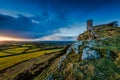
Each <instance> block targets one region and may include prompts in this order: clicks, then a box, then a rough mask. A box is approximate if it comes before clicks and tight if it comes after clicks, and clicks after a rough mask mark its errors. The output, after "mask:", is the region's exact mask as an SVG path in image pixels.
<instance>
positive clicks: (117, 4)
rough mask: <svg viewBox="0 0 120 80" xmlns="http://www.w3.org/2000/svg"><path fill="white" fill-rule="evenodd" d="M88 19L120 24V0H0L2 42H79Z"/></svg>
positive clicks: (0, 38)
mask: <svg viewBox="0 0 120 80" xmlns="http://www.w3.org/2000/svg"><path fill="white" fill-rule="evenodd" d="M87 19H93V21H94V25H97V24H101V23H102V24H103V23H108V22H111V21H118V22H120V0H0V41H2V40H9V39H11V38H12V39H11V40H15V39H16V40H75V39H76V37H77V36H78V35H79V34H80V33H82V32H83V31H85V30H86V20H87Z"/></svg>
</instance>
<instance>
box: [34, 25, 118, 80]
mask: <svg viewBox="0 0 120 80" xmlns="http://www.w3.org/2000/svg"><path fill="white" fill-rule="evenodd" d="M93 29H94V31H95V33H96V34H97V35H99V37H98V38H96V39H89V37H88V32H87V31H85V32H84V33H82V34H80V35H79V36H78V41H76V42H74V43H73V44H71V45H68V46H67V47H66V48H65V49H64V50H63V52H62V54H63V55H62V56H61V57H60V58H59V59H56V61H55V62H54V64H53V65H52V66H49V68H48V69H46V70H45V71H44V72H43V73H42V74H40V75H39V76H38V77H37V78H35V80H43V79H44V80H119V79H120V45H119V44H120V27H115V26H108V25H107V26H106V25H103V26H102V25H101V26H94V27H93Z"/></svg>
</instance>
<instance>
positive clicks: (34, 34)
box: [0, 14, 67, 38]
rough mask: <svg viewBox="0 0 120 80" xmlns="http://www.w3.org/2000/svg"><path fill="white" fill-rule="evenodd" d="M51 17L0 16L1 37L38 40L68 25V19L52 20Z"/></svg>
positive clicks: (62, 17)
mask: <svg viewBox="0 0 120 80" xmlns="http://www.w3.org/2000/svg"><path fill="white" fill-rule="evenodd" d="M49 17H50V16H48V14H47V15H43V16H34V17H26V16H23V15H20V14H19V15H18V17H17V18H15V17H12V16H9V15H2V14H0V35H4V36H6V35H8V36H15V37H22V38H38V37H42V36H46V35H50V34H52V33H54V30H56V29H58V28H60V27H64V26H65V25H67V22H66V21H67V19H66V18H65V17H64V16H61V15H58V16H56V17H54V18H52V19H49Z"/></svg>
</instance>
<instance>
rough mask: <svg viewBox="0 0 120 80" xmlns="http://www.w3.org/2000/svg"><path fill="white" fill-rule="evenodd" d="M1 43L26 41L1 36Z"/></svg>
mask: <svg viewBox="0 0 120 80" xmlns="http://www.w3.org/2000/svg"><path fill="white" fill-rule="evenodd" d="M0 41H26V39H20V38H12V37H4V36H0Z"/></svg>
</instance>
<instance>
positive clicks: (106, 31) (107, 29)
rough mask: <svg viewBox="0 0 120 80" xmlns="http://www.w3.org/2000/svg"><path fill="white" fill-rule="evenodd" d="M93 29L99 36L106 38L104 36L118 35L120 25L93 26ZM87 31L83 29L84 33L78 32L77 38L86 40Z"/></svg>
mask: <svg viewBox="0 0 120 80" xmlns="http://www.w3.org/2000/svg"><path fill="white" fill-rule="evenodd" d="M93 30H94V31H95V33H96V34H97V35H98V36H99V38H104V37H105V38H106V37H113V36H120V34H119V33H120V27H113V26H99V27H98V26H94V27H93ZM87 39H88V33H87V31H85V32H84V33H82V34H80V35H79V36H78V38H77V40H87Z"/></svg>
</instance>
